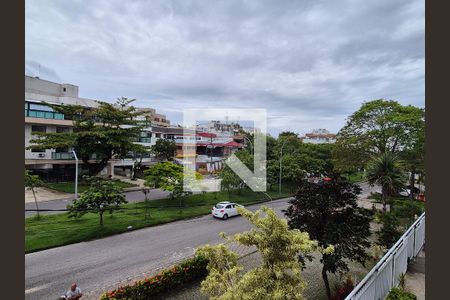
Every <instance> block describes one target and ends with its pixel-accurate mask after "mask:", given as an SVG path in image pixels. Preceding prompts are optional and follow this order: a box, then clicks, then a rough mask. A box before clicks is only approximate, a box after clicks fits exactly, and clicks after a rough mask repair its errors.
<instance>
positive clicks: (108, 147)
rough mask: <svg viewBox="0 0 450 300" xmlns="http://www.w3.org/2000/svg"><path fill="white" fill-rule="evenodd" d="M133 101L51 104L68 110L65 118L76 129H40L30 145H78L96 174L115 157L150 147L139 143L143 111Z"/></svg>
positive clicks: (83, 159) (120, 99)
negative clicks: (96, 103)
mask: <svg viewBox="0 0 450 300" xmlns="http://www.w3.org/2000/svg"><path fill="white" fill-rule="evenodd" d="M133 101H135V100H134V99H132V100H129V99H127V98H124V97H122V98H118V100H117V102H116V103H115V104H111V103H107V102H100V101H99V102H98V103H99V105H98V107H94V108H86V107H82V106H79V105H52V104H47V105H49V106H51V107H52V108H53V109H54V110H55V111H57V112H59V113H62V114H64V118H65V119H69V120H73V132H64V133H54V132H45V133H44V132H38V133H36V135H37V138H35V139H32V140H30V143H32V144H33V145H31V146H29V147H28V149H34V148H39V149H42V148H44V149H56V148H74V149H75V151H76V153H77V155H78V157H80V159H81V160H82V161H83V163H84V165H85V166H87V168H88V170H89V175H91V176H93V175H96V174H97V173H99V172H100V171H101V170H103V168H104V167H105V166H106V165H107V164H108V161H109V160H110V159H111V158H124V157H125V156H126V155H128V153H130V152H145V151H146V150H145V147H143V146H142V145H139V144H136V143H135V141H136V139H137V137H138V136H139V133H140V132H141V130H142V128H143V125H142V122H141V121H139V120H137V117H138V116H140V115H141V114H142V113H141V112H138V111H137V110H136V109H135V108H134V107H133V106H130V103H132V102H133ZM93 155H95V157H94V156H93ZM93 160H94V162H92V161H93Z"/></svg>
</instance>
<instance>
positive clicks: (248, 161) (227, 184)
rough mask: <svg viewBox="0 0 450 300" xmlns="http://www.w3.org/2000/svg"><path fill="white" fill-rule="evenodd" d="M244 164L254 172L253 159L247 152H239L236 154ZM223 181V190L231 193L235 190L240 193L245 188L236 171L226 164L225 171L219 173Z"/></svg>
mask: <svg viewBox="0 0 450 300" xmlns="http://www.w3.org/2000/svg"><path fill="white" fill-rule="evenodd" d="M234 154H235V155H236V157H237V158H239V159H240V160H241V161H242V163H243V164H244V165H245V166H246V167H247V168H249V169H250V170H251V171H253V157H252V156H251V155H250V153H249V152H248V151H246V150H239V151H236V152H235V153H234ZM218 175H219V178H220V179H221V180H222V181H221V189H222V190H226V191H228V192H230V191H231V190H233V189H238V190H239V192H240V191H241V189H242V188H243V187H244V186H245V183H244V181H243V180H242V179H241V178H240V177H239V176H238V175H237V174H236V173H234V171H233V170H232V169H231V168H230V167H229V166H228V165H227V164H225V165H224V167H223V169H222V170H220V171H219V173H218Z"/></svg>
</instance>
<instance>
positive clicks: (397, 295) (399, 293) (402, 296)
mask: <svg viewBox="0 0 450 300" xmlns="http://www.w3.org/2000/svg"><path fill="white" fill-rule="evenodd" d="M386 300H417V297H416V295H414V294H411V293H408V292H406V291H404V290H402V289H401V288H397V287H395V288H393V289H392V290H391V291H390V292H389V294H388V295H387V297H386Z"/></svg>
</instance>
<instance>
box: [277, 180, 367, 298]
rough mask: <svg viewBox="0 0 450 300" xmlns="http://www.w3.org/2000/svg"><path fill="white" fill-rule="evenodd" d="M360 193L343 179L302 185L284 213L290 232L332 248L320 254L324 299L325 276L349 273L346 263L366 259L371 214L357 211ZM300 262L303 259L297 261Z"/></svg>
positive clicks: (326, 281) (326, 285)
mask: <svg viewBox="0 0 450 300" xmlns="http://www.w3.org/2000/svg"><path fill="white" fill-rule="evenodd" d="M360 191H361V189H360V187H359V186H357V185H355V184H352V183H349V182H347V181H345V180H343V178H340V177H337V178H333V180H332V181H331V182H321V183H312V182H308V181H302V182H301V184H300V187H299V189H298V191H297V194H296V197H295V199H293V200H291V201H290V202H289V203H290V206H289V207H288V209H287V210H286V211H285V214H286V216H287V217H288V220H289V226H290V228H297V229H299V230H301V231H304V232H308V233H309V235H310V236H311V238H312V239H314V240H317V241H318V243H319V246H321V247H325V246H327V245H333V246H334V252H333V253H330V254H327V253H323V254H322V259H321V262H322V264H323V268H322V277H323V279H324V283H325V287H326V290H327V295H328V297H330V295H331V290H330V287H329V283H328V277H327V273H328V272H329V273H342V272H346V271H348V260H353V261H356V262H360V263H364V262H365V261H366V260H367V259H368V258H369V255H368V254H367V253H366V248H368V247H369V246H370V242H369V240H368V237H369V236H370V225H369V223H370V221H371V219H372V212H371V211H370V210H366V209H363V208H360V207H358V205H357V202H356V200H357V196H358V194H359V193H360ZM300 259H304V258H303V257H300Z"/></svg>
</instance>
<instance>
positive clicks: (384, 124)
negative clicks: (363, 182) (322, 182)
mask: <svg viewBox="0 0 450 300" xmlns="http://www.w3.org/2000/svg"><path fill="white" fill-rule="evenodd" d="M424 128H425V111H424V109H421V108H418V107H414V106H411V105H408V106H402V105H401V104H399V103H398V102H396V101H393V100H383V99H379V100H374V101H370V102H365V103H364V104H363V105H362V106H361V108H360V109H359V110H358V111H356V112H354V113H353V114H352V115H351V116H350V117H349V118H348V120H347V123H346V125H345V126H344V127H343V128H342V129H341V130H340V131H339V133H338V135H337V140H336V146H335V149H334V151H333V155H334V157H335V163H336V168H337V169H339V170H341V171H354V170H359V169H362V168H364V167H365V165H366V163H367V162H368V161H369V160H370V159H371V157H372V156H374V155H375V156H376V155H379V154H382V153H385V152H392V153H399V152H403V151H408V150H410V149H414V148H420V146H419V144H421V143H422V144H423V142H424V140H423V138H422V136H423V135H424V134H423V132H424Z"/></svg>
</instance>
